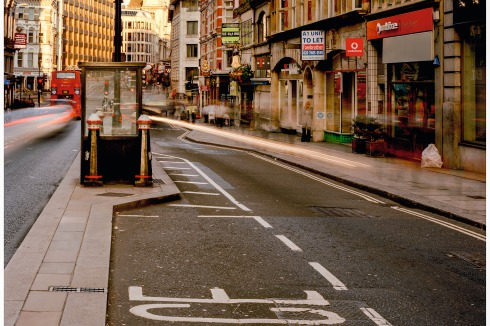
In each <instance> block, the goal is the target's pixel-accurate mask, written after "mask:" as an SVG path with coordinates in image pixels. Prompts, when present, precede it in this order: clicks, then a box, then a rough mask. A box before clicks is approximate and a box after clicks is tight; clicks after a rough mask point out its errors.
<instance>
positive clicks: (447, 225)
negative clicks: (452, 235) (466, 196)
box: [391, 206, 487, 242]
mask: <svg viewBox="0 0 490 326" xmlns="http://www.w3.org/2000/svg"><path fill="white" fill-rule="evenodd" d="M391 208H393V209H395V210H397V211H400V212H404V213H407V214H410V215H413V216H417V217H420V218H423V219H424V220H427V221H430V222H434V223H436V224H439V225H442V226H445V227H447V228H449V229H452V230H455V231H458V232H460V233H463V234H466V235H469V236H470V237H473V238H475V239H478V240H481V241H485V242H486V241H487V237H486V236H484V235H482V234H479V233H476V232H473V231H470V230H467V229H465V228H462V227H460V226H457V225H454V224H451V223H448V222H444V221H442V220H438V219H436V218H433V217H430V216H427V215H424V214H422V213H418V212H414V211H412V210H409V209H406V208H402V207H398V206H392V207H391Z"/></svg>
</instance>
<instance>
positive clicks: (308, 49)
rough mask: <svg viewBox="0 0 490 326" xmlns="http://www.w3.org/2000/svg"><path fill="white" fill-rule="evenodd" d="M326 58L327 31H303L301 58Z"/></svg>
mask: <svg viewBox="0 0 490 326" xmlns="http://www.w3.org/2000/svg"><path fill="white" fill-rule="evenodd" d="M324 59H325V31H302V32H301V60H324Z"/></svg>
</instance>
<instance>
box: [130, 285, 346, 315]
mask: <svg viewBox="0 0 490 326" xmlns="http://www.w3.org/2000/svg"><path fill="white" fill-rule="evenodd" d="M304 292H305V293H306V296H307V298H306V300H302V299H300V300H289V299H231V298H230V297H229V296H228V294H227V293H226V292H225V290H223V289H220V288H214V289H211V295H212V299H202V298H195V299H192V298H169V297H145V296H143V290H142V288H141V287H139V286H131V287H129V300H131V301H153V302H166V303H153V304H143V305H138V306H134V307H133V308H131V309H130V312H131V313H133V314H134V315H136V316H139V317H143V318H147V319H151V320H160V321H170V322H195V323H213V324H216V323H219V324H225V323H226V324H263V325H268V324H283V325H288V324H293V325H334V324H342V323H344V322H345V319H344V318H342V317H340V316H339V315H338V314H336V313H334V312H331V311H326V310H324V309H319V307H326V306H329V305H330V303H329V302H328V301H327V300H325V299H324V298H323V297H322V295H321V294H320V293H318V292H316V291H304ZM192 303H199V304H204V303H207V304H244V303H247V304H269V305H272V306H273V307H270V308H269V309H270V310H271V311H272V312H274V313H275V312H281V313H282V314H278V316H277V318H278V319H270V318H268V319H266V318H244V319H236V318H210V317H189V316H187V317H176V316H161V315H156V314H154V313H150V312H149V311H148V310H150V309H163V308H190V307H191V304H192ZM278 305H279V306H280V305H290V306H291V305H303V306H304V305H310V306H315V308H312V307H277V306H278ZM288 312H292V313H298V312H301V313H311V314H314V315H319V316H321V317H323V318H321V319H316V320H312V319H309V320H298V319H290V318H286V317H285V315H286V314H287V313H288Z"/></svg>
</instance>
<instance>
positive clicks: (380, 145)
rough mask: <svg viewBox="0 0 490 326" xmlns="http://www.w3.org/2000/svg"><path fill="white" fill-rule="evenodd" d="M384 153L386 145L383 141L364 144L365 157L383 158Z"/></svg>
mask: <svg viewBox="0 0 490 326" xmlns="http://www.w3.org/2000/svg"><path fill="white" fill-rule="evenodd" d="M385 152H386V143H385V142H384V141H368V142H366V156H371V157H383V156H385Z"/></svg>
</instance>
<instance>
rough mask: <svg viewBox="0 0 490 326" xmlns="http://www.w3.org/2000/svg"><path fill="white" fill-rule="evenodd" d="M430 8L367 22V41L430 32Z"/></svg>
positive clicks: (431, 24) (431, 26) (431, 25)
mask: <svg viewBox="0 0 490 326" xmlns="http://www.w3.org/2000/svg"><path fill="white" fill-rule="evenodd" d="M433 11H434V10H433V9H432V8H425V9H420V10H416V11H411V12H407V13H404V14H400V15H396V16H391V17H386V18H381V19H376V20H372V21H368V22H367V28H366V29H367V39H368V40H375V39H380V38H386V37H392V36H400V35H408V34H415V33H421V32H428V31H432V29H433V28H434V23H433V21H432V12H433Z"/></svg>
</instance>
